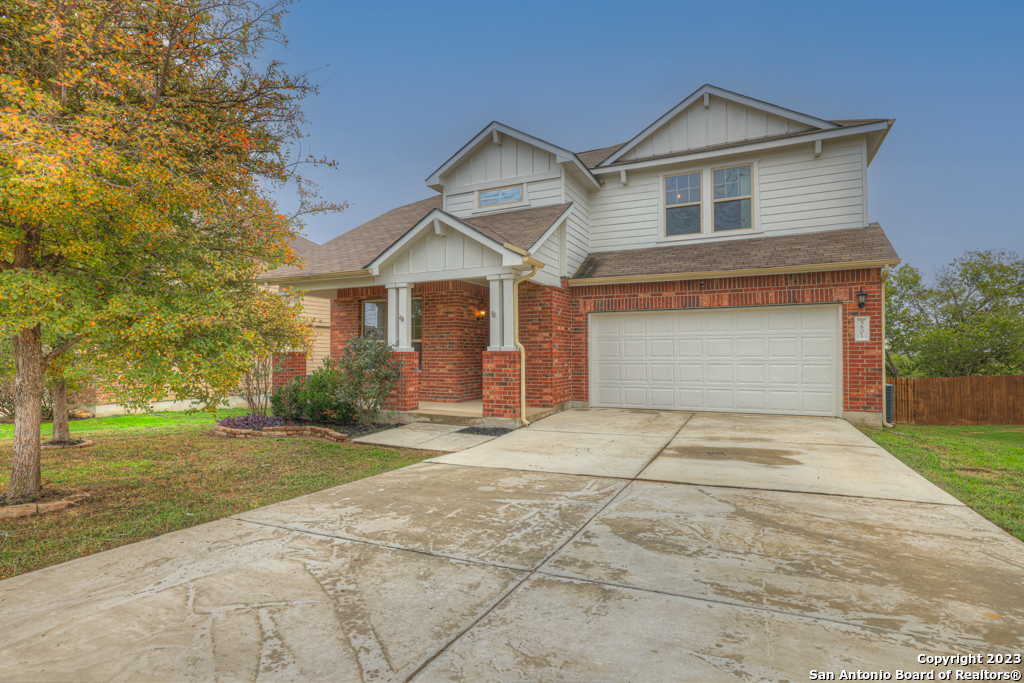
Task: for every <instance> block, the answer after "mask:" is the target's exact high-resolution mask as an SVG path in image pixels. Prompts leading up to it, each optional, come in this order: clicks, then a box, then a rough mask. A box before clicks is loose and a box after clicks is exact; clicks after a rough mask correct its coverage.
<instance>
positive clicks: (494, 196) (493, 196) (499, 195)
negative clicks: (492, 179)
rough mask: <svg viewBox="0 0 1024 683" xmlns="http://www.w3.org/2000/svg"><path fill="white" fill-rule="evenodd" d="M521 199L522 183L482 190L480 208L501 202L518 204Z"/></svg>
mask: <svg viewBox="0 0 1024 683" xmlns="http://www.w3.org/2000/svg"><path fill="white" fill-rule="evenodd" d="M521 201H523V186H522V185H513V186H511V187H500V188H498V189H497V190H482V191H481V192H480V198H479V203H480V208H483V207H485V206H498V205H500V204H517V203H519V202H521Z"/></svg>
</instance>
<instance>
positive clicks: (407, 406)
mask: <svg viewBox="0 0 1024 683" xmlns="http://www.w3.org/2000/svg"><path fill="white" fill-rule="evenodd" d="M392 355H393V356H394V357H395V358H396V359H397V360H398V362H399V363H401V364H402V378H401V379H400V380H398V384H397V385H396V386H395V389H394V390H393V391H392V392H391V395H390V396H389V397H388V400H387V403H386V406H385V407H386V408H387V409H388V410H401V411H406V410H416V409H418V408H419V407H420V371H419V368H418V367H417V366H418V365H419V354H418V353H416V352H415V351H404V352H396V353H393V354H392Z"/></svg>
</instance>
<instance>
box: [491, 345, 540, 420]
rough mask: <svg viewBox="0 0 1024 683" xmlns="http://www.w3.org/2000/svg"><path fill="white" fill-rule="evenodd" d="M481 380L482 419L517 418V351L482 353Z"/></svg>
mask: <svg viewBox="0 0 1024 683" xmlns="http://www.w3.org/2000/svg"><path fill="white" fill-rule="evenodd" d="M527 367H529V360H527ZM483 380H484V417H513V418H514V417H519V351H518V350H517V351H484V353H483Z"/></svg>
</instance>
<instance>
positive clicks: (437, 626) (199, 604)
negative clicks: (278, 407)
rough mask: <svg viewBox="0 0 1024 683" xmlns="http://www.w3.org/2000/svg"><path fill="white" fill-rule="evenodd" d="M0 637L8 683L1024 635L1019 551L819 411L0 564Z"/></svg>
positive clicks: (867, 654)
mask: <svg viewBox="0 0 1024 683" xmlns="http://www.w3.org/2000/svg"><path fill="white" fill-rule="evenodd" d="M0 629H2V630H0V632H2V633H3V634H4V637H3V639H2V641H0V680H4V681H21V680H26V681H29V680H30V681H40V680H104V681H106V680H115V681H116V680H125V681H128V680H130V681H142V680H213V679H217V680H331V681H349V680H366V681H369V680H374V681H391V680H396V681H402V680H411V679H414V680H417V681H478V680H495V681H538V680H566V681H593V680H602V681H620V680H621V681H679V680H700V681H722V680H767V679H771V680H797V681H805V680H808V679H809V672H810V671H811V670H824V671H832V672H834V673H835V676H836V678H837V679H838V678H839V673H840V671H841V670H846V671H851V670H853V671H856V670H858V669H859V670H862V671H868V670H870V671H877V670H887V671H890V672H892V673H893V675H894V678H895V671H896V670H897V669H900V670H903V671H907V670H910V671H928V670H930V669H931V668H932V667H930V666H927V665H924V664H919V663H918V662H917V658H918V655H919V654H926V655H951V654H966V653H979V652H981V653H987V652H993V653H995V652H1002V653H1008V652H1010V653H1012V652H1022V651H1024V544H1022V543H1020V542H1019V541H1017V540H1016V539H1014V538H1012V537H1010V536H1009V535H1007V534H1005V533H1004V532H1002V531H1000V530H999V529H997V528H996V527H994V526H993V525H991V524H989V523H988V522H986V521H985V520H984V519H982V518H981V517H979V516H978V515H977V514H975V513H974V512H973V511H971V510H970V509H968V508H966V507H964V506H963V505H961V504H959V503H958V502H957V501H956V500H954V499H952V498H950V497H949V496H947V495H946V494H944V493H942V492H941V491H939V490H938V489H936V488H934V487H932V486H931V485H930V484H928V483H927V482H926V481H924V480H923V479H922V478H920V477H919V476H918V475H916V474H915V473H913V472H912V471H910V470H908V469H907V468H905V467H904V466H903V465H902V464H900V463H899V462H898V461H897V460H896V459H895V458H892V457H891V456H889V455H888V454H887V453H885V451H882V450H881V449H878V448H877V447H875V446H874V444H873V443H872V442H871V441H870V440H868V439H866V438H865V437H863V436H862V435H861V434H860V433H859V432H858V431H857V430H855V429H853V428H852V427H850V426H849V425H847V424H846V423H844V422H841V421H838V420H826V419H818V418H775V417H771V418H767V417H764V418H762V417H753V416H737V415H731V416H726V415H709V414H697V415H689V414H680V413H654V412H628V411H611V410H590V411H568V412H566V413H560V414H558V415H555V416H553V417H551V418H547V419H546V420H542V421H540V422H538V423H537V424H535V425H533V426H531V427H529V428H527V429H522V430H518V431H515V432H513V433H511V434H508V435H506V436H503V437H500V438H498V439H495V440H493V441H490V442H488V443H484V444H481V445H478V446H475V447H473V448H470V449H468V450H464V451H461V452H458V453H453V454H449V455H444V456H441V457H439V458H436V459H434V460H432V461H428V462H424V463H421V464H419V465H414V466H412V467H407V468H404V469H402V470H397V471H395V472H391V473H388V474H384V475H380V476H377V477H373V478H370V479H365V480H362V481H359V482H355V483H352V484H348V485H346V486H340V487H337V488H333V489H328V490H326V491H322V492H320V493H316V494H313V495H309V496H304V497H301V498H296V499H293V500H290V501H285V502H283V503H279V504H277V505H271V506H268V507H265V508H261V509H258V510H254V511H252V512H249V513H245V514H242V515H238V516H236V517H234V518H230V519H225V520H221V521H218V522H214V523H211V524H206V525H203V526H199V527H195V528H192V529H189V530H185V531H180V532H176V533H172V534H167V535H165V536H162V537H160V538H157V539H153V540H150V541H145V542H142V543H137V544H134V545H131V546H126V547H124V548H119V549H117V550H112V551H108V552H104V553H99V554H97V555H93V556H91V557H86V558H82V559H80V560H76V561H74V562H69V563H67V564H63V565H59V566H57V567H53V568H51V569H47V570H42V571H38V572H33V573H31V574H27V575H24V576H20V577H16V578H13V579H8V580H6V581H3V582H0ZM947 668H959V667H955V666H950V667H942V669H941V670H945V669H947ZM964 668H965V669H967V670H969V671H978V670H980V669H982V668H985V669H988V670H1002V671H1008V670H1012V669H1015V668H1016V669H1020V668H1022V667H1021V666H1020V665H1017V666H1012V665H1011V666H1009V667H1007V666H996V665H985V666H973V667H964Z"/></svg>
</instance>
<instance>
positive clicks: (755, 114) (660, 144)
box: [590, 85, 840, 166]
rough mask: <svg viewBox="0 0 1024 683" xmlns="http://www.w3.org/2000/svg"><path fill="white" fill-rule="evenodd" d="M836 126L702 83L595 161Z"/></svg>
mask: <svg viewBox="0 0 1024 683" xmlns="http://www.w3.org/2000/svg"><path fill="white" fill-rule="evenodd" d="M839 127H840V125H839V124H837V123H834V122H832V121H825V120H824V119H819V118H815V117H813V116H808V115H806V114H801V113H799V112H795V111H792V110H789V109H785V108H783V107H779V106H776V105H774V104H769V103H767V102H761V101H759V100H755V99H753V98H750V97H746V96H744V95H740V94H738V93H734V92H730V91H728V90H723V89H722V88H717V87H715V86H713V85H704V86H702V87H700V88H698V89H697V90H696V91H695V92H694V93H693V94H691V95H690V96H689V97H687V98H686V99H685V100H683V101H682V102H680V103H679V104H677V105H676V106H675V107H673V108H672V109H671V110H669V111H668V112H667V113H666V114H665V115H664V116H662V117H661V118H659V119H658V120H657V121H655V122H654V123H652V124H651V125H650V126H648V127H647V128H645V129H644V130H643V131H641V132H640V133H639V134H638V135H636V136H635V137H634V138H633V139H632V140H630V141H629V142H627V143H625V144H624V145H622V146H621V147H619V148H618V149H617V150H615V151H613V152H611V153H610V154H608V155H607V156H605V158H604V159H603V160H601V161H600V162H599V163H598V164H597V165H598V166H609V165H611V164H614V163H616V162H618V161H626V160H631V159H643V158H647V157H653V156H660V155H665V154H674V153H678V152H686V151H688V150H693V149H700V148H703V147H713V146H719V145H724V144H733V143H737V142H741V141H746V140H757V139H759V138H765V137H772V136H778V135H784V134H788V133H796V132H800V131H808V130H831V129H834V128H839ZM604 151H605V150H595V152H604ZM590 154H593V153H590ZM595 156H596V155H595Z"/></svg>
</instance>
